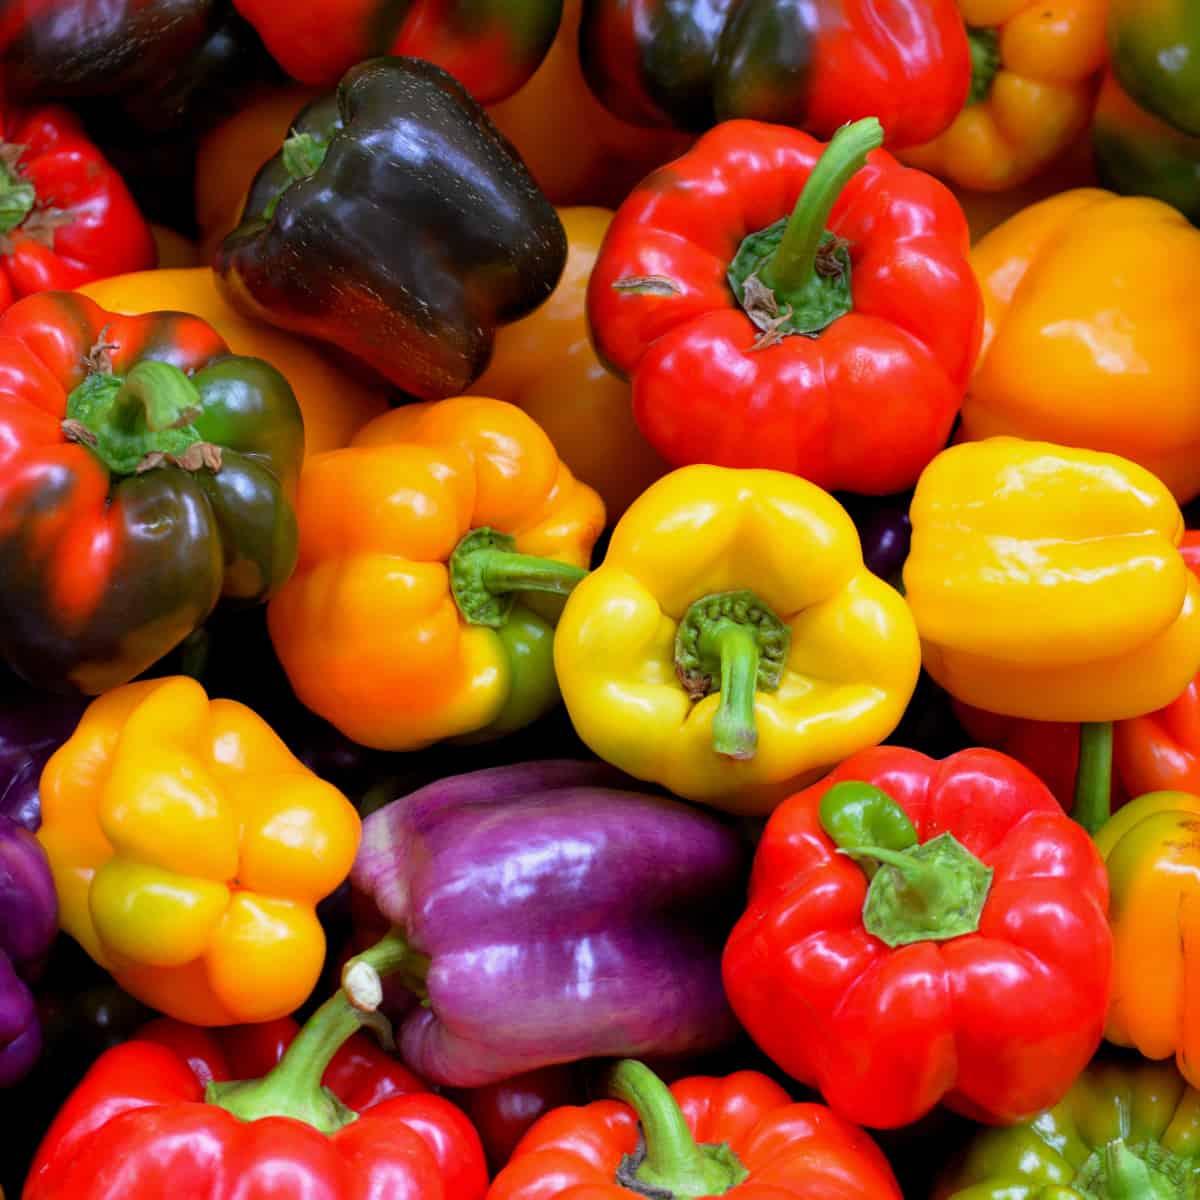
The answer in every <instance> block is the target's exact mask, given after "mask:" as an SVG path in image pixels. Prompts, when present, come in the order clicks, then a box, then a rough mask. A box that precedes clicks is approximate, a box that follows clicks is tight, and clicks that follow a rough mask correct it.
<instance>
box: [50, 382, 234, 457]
mask: <svg viewBox="0 0 1200 1200" xmlns="http://www.w3.org/2000/svg"><path fill="white" fill-rule="evenodd" d="M110 370H111V364H110ZM202 408H203V403H202V401H201V399H200V393H199V392H198V391H197V389H196V385H195V384H194V383H193V382H192V381H191V379H189V378H188V376H187V375H186V374H185V373H184V372H183V371H181V370H180V369H179V368H178V367H176V366H174V365H172V364H171V363H165V362H156V361H153V360H150V359H146V360H143V361H142V362H139V363H137V364H135V365H134V366H133V367H132V368H131V369H130V371H129V373H128V374H127V375H125V376H120V375H114V374H111V373H109V372H106V371H104V370H95V371H90V372H89V374H88V375H87V376H86V378H85V379H84V380H83V382H82V383H80V384H79V385H78V386H77V387H76V388H75V389H74V390H73V391H72V392H71V394H70V395H69V396H68V397H67V406H66V417H65V419H64V420H63V422H62V431H63V436H64V437H66V438H67V439H68V440H69V441H74V442H78V443H80V444H81V445H84V446H86V447H87V448H88V449H89V450H90V451H91V452H92V453H93V454H94V455H95V456H96V457H97V458H98V459H99V460H100V461H101V462H102V463H103V464H104V466H105V467H106V468H107V469H108V470H109V471H110V472H111V473H112V474H114V475H118V476H125V475H137V474H140V473H142V472H143V471H148V470H152V469H153V468H154V467H160V466H166V465H171V466H177V467H182V468H183V469H184V470H190V471H198V470H200V469H202V468H205V469H207V470H210V471H219V470H220V469H221V451H220V449H219V447H217V446H214V445H212V443H210V442H207V441H205V440H204V438H203V437H202V436H201V434H200V432H199V430H197V429H196V427H195V425H194V424H193V422H194V421H195V420H196V419H197V418H198V417H199V416H200V413H201V411H202Z"/></svg>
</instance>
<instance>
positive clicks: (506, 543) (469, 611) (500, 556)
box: [447, 525, 587, 629]
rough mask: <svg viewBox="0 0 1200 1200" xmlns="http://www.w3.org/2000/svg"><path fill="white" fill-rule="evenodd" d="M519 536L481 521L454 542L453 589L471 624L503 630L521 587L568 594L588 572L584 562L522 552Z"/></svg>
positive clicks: (561, 594) (455, 599) (527, 590)
mask: <svg viewBox="0 0 1200 1200" xmlns="http://www.w3.org/2000/svg"><path fill="white" fill-rule="evenodd" d="M516 545H517V540H516V538H514V537H512V536H511V535H510V534H507V533H501V532H500V531H499V530H497V529H491V528H489V527H488V526H486V525H481V526H479V527H478V528H477V529H472V530H470V531H469V532H468V533H467V534H466V535H465V536H464V537H463V538H462V539H461V540H460V541H459V543H458V545H457V546H455V547H454V551H453V553H452V554H451V555H450V560H449V562H448V564H447V567H448V570H449V574H450V592H451V595H453V597H454V603H455V604H456V605H458V611H459V612H460V613H461V614H462V618H463V620H464V621H466V622H467V624H468V625H484V626H486V627H488V628H489V629H501V628H503V627H504V625H505V624H506V623H507V621H508V618H509V616H510V615H511V613H512V610H513V606H514V605H515V604H516V602H517V594H518V593H520V592H547V593H549V594H551V595H555V596H566V595H568V594H569V593H570V592H571V591H572V590H573V589H574V588H575V585H576V584H578V583H579V582H580V580H582V579H583V578H584V577H585V576H586V575H587V571H585V570H584V569H583V568H582V567H575V566H572V565H571V564H570V563H563V562H557V561H555V560H554V559H552V558H538V557H536V556H535V555H532V554H519V553H517V551H516Z"/></svg>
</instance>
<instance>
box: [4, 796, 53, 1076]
mask: <svg viewBox="0 0 1200 1200" xmlns="http://www.w3.org/2000/svg"><path fill="white" fill-rule="evenodd" d="M57 931H58V899H57V897H56V896H55V894H54V880H53V878H52V877H51V874H50V863H49V861H48V860H47V858H46V852H45V851H44V850H43V849H42V847H41V844H40V843H39V842H38V840H37V838H35V837H34V836H33V834H32V833H30V832H29V830H28V829H25V828H24V827H22V826H20V825H18V824H17V823H16V822H15V821H10V820H9V819H8V818H7V817H3V816H0V1087H5V1086H7V1085H8V1084H10V1083H13V1082H15V1081H16V1080H17V1079H19V1078H20V1077H21V1076H22V1075H24V1074H25V1072H26V1071H28V1070H29V1068H30V1066H32V1065H33V1062H34V1060H35V1059H36V1058H37V1056H38V1053H39V1052H40V1050H41V1045H42V1035H41V1029H40V1027H39V1025H38V1019H37V1010H36V1008H35V1007H34V1003H33V997H32V996H31V995H30V994H29V989H28V988H27V987H26V986H25V983H24V981H23V979H22V976H23V975H24V976H27V975H28V974H29V973H31V972H32V971H33V970H34V969H35V968H36V967H37V965H38V963H39V960H40V959H41V958H42V956H43V955H45V953H46V951H47V950H49V949H50V943H51V942H52V941H53V940H54V935H55V933H56V932H57Z"/></svg>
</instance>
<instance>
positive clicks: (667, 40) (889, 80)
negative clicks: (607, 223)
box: [579, 0, 971, 146]
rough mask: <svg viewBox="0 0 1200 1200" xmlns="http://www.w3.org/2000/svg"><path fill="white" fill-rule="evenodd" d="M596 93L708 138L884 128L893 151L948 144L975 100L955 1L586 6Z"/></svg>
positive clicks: (632, 112) (627, 114)
mask: <svg viewBox="0 0 1200 1200" xmlns="http://www.w3.org/2000/svg"><path fill="white" fill-rule="evenodd" d="M579 39H580V41H579V44H580V55H581V58H582V60H583V67H584V73H585V74H586V76H587V80H588V83H589V84H590V85H591V87H592V90H593V91H594V92H595V93H596V95H597V96H598V97H599V99H600V100H601V102H602V103H604V104H605V105H606V106H608V107H609V108H611V109H612V111H613V112H614V113H616V115H617V116H619V117H622V118H624V119H625V120H627V121H632V122H634V123H636V124H639V125H674V126H675V127H676V128H679V129H691V130H696V131H700V130H704V129H708V128H709V127H710V126H712V125H715V124H717V123H718V122H720V121H728V120H736V119H738V118H745V119H749V120H754V121H771V122H773V123H776V124H780V125H794V126H797V127H799V128H802V129H805V130H807V131H808V132H810V133H813V134H816V135H817V136H819V137H829V136H831V135H832V134H833V132H834V130H836V129H837V128H839V127H840V126H842V125H844V124H846V122H848V121H854V120H857V119H858V118H859V117H866V116H877V117H879V119H880V120H881V121H882V122H883V127H884V129H885V131H886V132H887V137H888V143H889V144H890V145H895V146H907V145H914V144H916V143H918V142H926V141H928V140H929V139H930V138H932V137H935V136H936V135H937V134H939V133H940V132H941V131H942V130H943V129H945V128H946V126H947V125H949V124H950V122H951V121H952V120H953V119H954V117H955V115H956V114H957V113H958V111H959V109H961V108H962V106H963V103H964V101H965V100H966V98H967V88H968V86H969V83H970V77H971V65H970V54H969V51H968V49H967V42H966V38H965V36H964V32H963V24H962V20H961V19H960V17H959V15H958V11H957V9H956V7H955V5H954V3H953V2H952V0H899V3H893V4H880V3H878V2H877V0H817V3H803V2H801V0H718V2H717V3H715V4H714V3H705V2H704V0H685V2H684V3H675V4H672V3H669V2H667V0H642V2H640V3H631V2H630V0H584V5H583V24H582V26H581V28H580V31H579Z"/></svg>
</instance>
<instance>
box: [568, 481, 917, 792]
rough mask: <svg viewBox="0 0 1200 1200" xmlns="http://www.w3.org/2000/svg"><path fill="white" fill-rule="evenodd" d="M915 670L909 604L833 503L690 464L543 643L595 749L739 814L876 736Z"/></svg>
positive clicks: (624, 525)
mask: <svg viewBox="0 0 1200 1200" xmlns="http://www.w3.org/2000/svg"><path fill="white" fill-rule="evenodd" d="M710 609H715V610H716V615H713V614H711V613H710V611H709V610H710ZM731 626H732V628H731ZM726 636H728V638H729V639H730V640H731V641H732V645H731V646H729V647H728V648H726V647H724V646H723V645H720V644H714V645H709V644H707V643H708V642H709V641H710V639H711V640H712V641H713V642H714V643H719V642H720V641H721V640H722V639H724V638H725V637H726ZM745 637H750V638H751V639H752V641H753V642H754V643H755V650H754V653H753V662H754V663H756V664H757V666H753V667H752V666H751V663H750V657H751V656H750V655H749V654H748V653H743V650H742V649H739V646H738V643H739V640H740V639H743V638H745ZM918 657H919V651H918V645H917V640H916V632H915V630H914V628H913V624H912V618H911V616H910V615H909V612H908V608H907V607H906V606H905V604H904V601H903V600H902V598H901V597H900V596H899V595H898V594H897V593H896V592H895V591H894V590H893V589H892V588H890V587H889V586H888V585H887V584H886V583H884V582H883V580H881V579H879V578H878V577H876V576H875V575H873V574H871V572H870V571H868V570H867V569H866V567H865V566H864V565H863V560H862V552H861V549H860V547H859V541H858V535H857V533H856V531H855V528H854V524H853V522H852V521H851V520H850V517H849V516H848V515H847V513H846V511H845V510H844V509H843V508H842V507H841V506H840V505H839V504H838V503H837V501H835V500H834V499H833V498H832V497H831V496H829V495H827V494H826V493H825V492H823V491H821V490H820V489H819V488H817V487H815V486H814V485H813V484H810V483H808V482H806V481H805V480H803V479H797V478H796V477H795V476H792V475H783V474H781V473H778V472H774V471H734V470H728V469H726V468H723V467H701V466H697V467H685V468H683V469H681V470H678V471H674V472H672V473H671V474H670V475H668V476H666V477H665V478H664V479H660V480H659V481H658V482H657V483H655V484H653V485H652V486H651V487H650V488H649V489H647V491H645V492H644V493H643V494H642V496H641V497H640V498H639V499H638V500H637V501H636V502H635V503H634V504H633V505H632V506H631V507H630V508H629V509H628V511H627V512H626V513H625V515H624V516H623V517H622V518H621V520H620V521H619V522H618V523H617V527H616V529H615V530H614V532H613V535H612V540H611V542H610V543H609V547H608V552H607V554H606V555H605V558H604V562H603V563H602V564H601V566H600V567H598V568H597V569H596V570H595V571H593V572H592V574H591V575H590V576H589V577H588V578H587V579H585V580H584V581H583V583H581V584H580V585H579V587H577V588H576V589H575V591H574V592H573V593H572V595H571V597H570V599H569V600H568V601H567V605H566V608H565V610H564V612H563V615H562V618H561V620H560V621H559V625H558V632H557V634H556V635H555V641H554V662H555V667H556V669H557V672H558V681H559V686H560V687H561V688H562V694H563V699H564V701H565V702H566V706H567V711H568V712H569V713H570V715H571V721H572V723H573V724H574V726H575V729H576V732H577V733H578V734H579V736H580V737H581V738H582V739H583V741H584V742H585V743H586V744H587V745H588V746H589V747H591V749H592V750H593V751H595V753H596V754H598V755H599V756H600V757H601V758H604V759H607V760H608V761H609V762H611V763H613V764H614V765H615V766H617V767H619V768H620V769H621V770H623V771H625V772H627V773H628V774H630V775H633V776H634V777H635V778H638V779H646V780H652V781H654V782H656V783H661V784H663V785H664V786H666V787H668V788H670V790H671V791H673V792H674V793H675V794H676V795H679V796H683V797H685V798H686V799H689V800H699V801H702V802H703V803H705V804H713V805H716V806H717V807H720V808H726V809H729V810H732V811H736V812H746V813H766V812H769V811H770V809H771V808H772V807H773V806H774V805H775V804H777V803H778V802H779V801H780V800H781V799H783V797H784V796H786V795H787V794H788V793H789V792H790V791H794V790H795V788H796V787H797V786H799V785H800V784H802V783H804V782H807V781H809V780H811V779H814V778H816V777H818V776H819V775H820V774H822V773H824V772H825V771H827V770H828V769H829V768H830V767H831V766H832V765H833V764H834V763H836V762H838V761H839V760H841V759H843V758H845V757H846V756H847V755H848V754H852V753H853V752H854V751H856V750H860V749H862V747H864V746H869V745H872V744H874V743H875V742H878V741H882V740H883V738H885V737H886V736H887V735H888V734H889V733H890V732H891V731H892V730H893V729H894V728H895V726H896V724H897V722H898V721H899V720H900V717H901V715H902V714H903V712H904V709H905V707H906V705H907V704H908V701H909V698H910V697H911V696H912V693H913V688H914V687H915V686H916V682H917V675H918V671H919V664H918ZM743 670H744V671H745V673H741V672H743ZM727 672H729V674H728V675H727V674H726V673H727Z"/></svg>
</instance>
